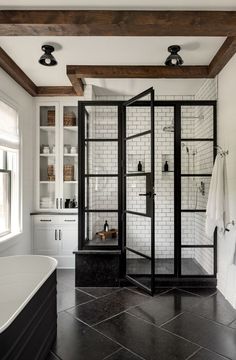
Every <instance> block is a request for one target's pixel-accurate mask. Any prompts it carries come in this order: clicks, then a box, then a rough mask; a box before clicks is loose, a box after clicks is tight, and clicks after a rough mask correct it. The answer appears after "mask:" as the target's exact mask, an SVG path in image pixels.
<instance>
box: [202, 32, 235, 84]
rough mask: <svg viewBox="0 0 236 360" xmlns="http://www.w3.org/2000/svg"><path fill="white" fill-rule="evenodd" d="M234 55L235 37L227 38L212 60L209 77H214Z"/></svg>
mask: <svg viewBox="0 0 236 360" xmlns="http://www.w3.org/2000/svg"><path fill="white" fill-rule="evenodd" d="M235 54H236V37H228V38H227V39H226V40H225V42H224V43H223V45H222V46H221V48H220V49H219V50H218V52H217V53H216V55H215V56H214V58H213V59H212V61H211V63H210V65H209V67H208V72H209V77H215V76H216V75H218V74H219V73H220V71H221V70H222V69H223V68H224V67H225V65H226V64H227V63H228V62H229V60H230V59H231V58H232V57H233V56H234V55H235Z"/></svg>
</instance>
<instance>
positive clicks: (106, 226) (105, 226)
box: [104, 220, 109, 232]
mask: <svg viewBox="0 0 236 360" xmlns="http://www.w3.org/2000/svg"><path fill="white" fill-rule="evenodd" d="M104 231H106V232H107V231H109V225H108V223H107V220H106V221H105V224H104Z"/></svg>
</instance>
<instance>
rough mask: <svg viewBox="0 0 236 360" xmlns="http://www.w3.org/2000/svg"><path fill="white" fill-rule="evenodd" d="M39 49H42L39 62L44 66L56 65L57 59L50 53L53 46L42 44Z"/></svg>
mask: <svg viewBox="0 0 236 360" xmlns="http://www.w3.org/2000/svg"><path fill="white" fill-rule="evenodd" d="M41 49H42V50H43V51H44V54H43V55H42V56H41V57H40V59H39V63H40V64H41V65H44V66H53V65H57V61H56V59H55V58H54V56H53V55H52V52H53V51H54V47H53V46H51V45H43V46H42V48H41Z"/></svg>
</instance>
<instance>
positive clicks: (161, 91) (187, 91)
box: [86, 79, 206, 96]
mask: <svg viewBox="0 0 236 360" xmlns="http://www.w3.org/2000/svg"><path fill="white" fill-rule="evenodd" d="M205 80H206V79H86V81H87V82H88V83H92V84H93V85H94V92H95V94H96V95H100V96H101V95H107V96H112V95H119V96H122V95H129V96H133V95H136V94H139V93H141V92H142V91H144V90H146V89H148V88H150V87H151V86H152V87H153V88H154V90H155V94H156V95H157V96H163V95H175V96H179V95H184V96H186V95H195V94H196V92H197V91H198V89H199V88H200V87H201V86H202V84H203V83H204V81H205Z"/></svg>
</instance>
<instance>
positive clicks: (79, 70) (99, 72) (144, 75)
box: [67, 65, 209, 79]
mask: <svg viewBox="0 0 236 360" xmlns="http://www.w3.org/2000/svg"><path fill="white" fill-rule="evenodd" d="M72 69H73V73H74V74H75V75H74V76H75V78H76V79H82V78H105V79H120V78H135V79H159V78H166V79H178V78H186V79H187V78H192V79H198V78H207V77H209V75H208V66H180V67H175V66H173V67H168V66H119V65H111V66H110V65H108V66H107V65H105V66H100V65H99V66H98V65H77V66H76V65H68V66H67V73H68V71H70V70H71V71H72Z"/></svg>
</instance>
